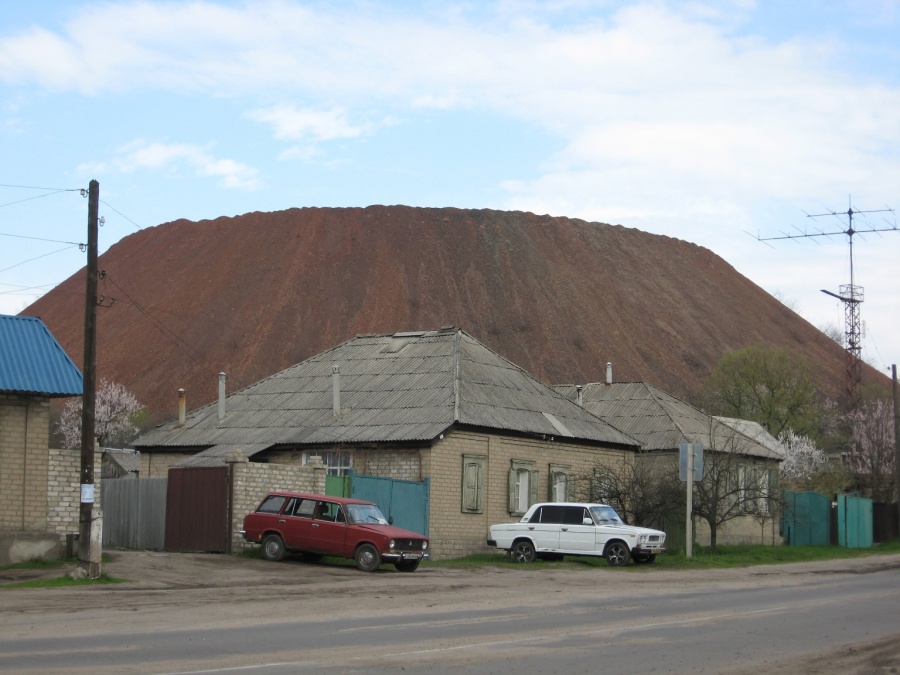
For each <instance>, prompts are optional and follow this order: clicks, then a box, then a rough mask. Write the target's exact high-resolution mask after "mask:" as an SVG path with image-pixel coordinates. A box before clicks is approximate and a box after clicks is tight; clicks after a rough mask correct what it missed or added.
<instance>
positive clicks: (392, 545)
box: [388, 539, 396, 548]
mask: <svg viewBox="0 0 900 675" xmlns="http://www.w3.org/2000/svg"><path fill="white" fill-rule="evenodd" d="M395 543H396V542H395V541H394V540H393V539H391V540H390V541H389V542H388V548H394V544H395Z"/></svg>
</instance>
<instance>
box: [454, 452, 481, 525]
mask: <svg viewBox="0 0 900 675" xmlns="http://www.w3.org/2000/svg"><path fill="white" fill-rule="evenodd" d="M486 462H487V455H471V454H464V455H463V456H462V472H461V476H460V501H459V509H460V511H461V512H462V513H484V467H485V464H486ZM470 471H471V472H474V476H473V475H472V474H471V473H470ZM470 479H474V481H473V483H474V484H473V483H472V482H470Z"/></svg>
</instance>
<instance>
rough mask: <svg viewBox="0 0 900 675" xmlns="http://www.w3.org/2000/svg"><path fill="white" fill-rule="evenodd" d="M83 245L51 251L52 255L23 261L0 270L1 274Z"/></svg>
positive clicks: (46, 254)
mask: <svg viewBox="0 0 900 675" xmlns="http://www.w3.org/2000/svg"><path fill="white" fill-rule="evenodd" d="M82 245H83V244H74V245H73V246H64V247H63V248H60V249H57V250H55V251H50V253H45V254H43V255H39V256H36V257H34V258H29V259H28V260H23V261H22V262H18V263H16V264H15V265H10V266H9V267H5V268H3V269H2V270H0V272H7V271H9V270H11V269H13V268H16V267H19V266H21V265H24V264H25V263H30V262H33V261H35V260H40V259H41V258H46V257H47V256H48V255H53V254H54V253H61V252H62V251H68V250H69V249H70V248H75V247H78V246H82Z"/></svg>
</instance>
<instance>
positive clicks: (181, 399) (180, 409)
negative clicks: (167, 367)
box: [178, 389, 186, 427]
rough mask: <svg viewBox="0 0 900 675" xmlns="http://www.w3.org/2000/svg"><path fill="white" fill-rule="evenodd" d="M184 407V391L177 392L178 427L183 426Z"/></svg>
mask: <svg viewBox="0 0 900 675" xmlns="http://www.w3.org/2000/svg"><path fill="white" fill-rule="evenodd" d="M185 416H186V413H185V407H184V389H179V390H178V424H179V426H182V427H183V426H184V421H185Z"/></svg>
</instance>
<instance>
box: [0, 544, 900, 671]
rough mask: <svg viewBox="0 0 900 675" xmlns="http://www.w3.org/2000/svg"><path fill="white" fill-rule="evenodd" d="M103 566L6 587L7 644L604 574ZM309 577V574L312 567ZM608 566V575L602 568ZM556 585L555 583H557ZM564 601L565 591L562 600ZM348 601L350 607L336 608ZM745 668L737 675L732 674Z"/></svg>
mask: <svg viewBox="0 0 900 675" xmlns="http://www.w3.org/2000/svg"><path fill="white" fill-rule="evenodd" d="M108 555H109V558H110V560H109V561H108V562H106V563H104V566H103V571H104V572H105V573H106V574H109V575H110V576H113V577H116V578H119V579H125V580H127V581H125V582H124V583H120V584H112V585H102V586H101V585H98V586H87V587H62V588H55V589H47V588H39V589H7V590H3V591H0V631H2V633H3V635H4V637H6V638H7V639H8V638H14V637H16V636H21V637H30V638H34V637H41V636H50V635H60V634H67V635H72V636H74V635H89V634H99V633H103V632H109V631H115V630H120V631H122V630H124V631H126V632H128V631H140V630H153V629H157V628H158V627H159V626H160V625H169V626H171V625H172V622H173V621H177V622H178V623H179V624H183V625H186V626H187V625H189V626H192V627H223V626H236V625H246V624H247V623H254V624H263V623H266V622H278V621H284V620H285V619H287V618H290V617H291V616H292V615H293V614H295V613H296V611H297V607H298V606H302V608H303V612H304V613H307V614H309V613H313V614H314V613H315V612H317V611H321V612H322V613H323V615H326V614H327V615H328V616H329V617H331V618H339V617H340V616H341V615H342V614H345V615H346V616H353V615H358V614H359V612H361V611H366V610H367V609H368V608H371V609H372V610H373V611H376V610H377V611H378V612H380V613H381V614H385V613H388V614H390V613H396V614H403V613H404V612H406V611H408V608H409V600H410V597H411V596H418V597H422V598H427V600H426V602H425V605H426V606H427V607H440V608H441V609H443V610H452V609H457V608H463V607H465V608H468V609H472V610H477V609H478V608H487V607H491V608H496V607H497V602H498V598H504V597H507V598H511V601H514V602H516V603H519V604H521V603H523V602H525V603H527V602H534V603H535V604H538V603H541V602H544V600H543V599H542V597H541V596H540V595H535V596H534V598H528V596H522V595H520V594H514V593H509V592H504V589H506V590H507V591H508V589H509V588H510V587H511V586H516V587H522V586H521V585H523V584H525V585H528V584H529V582H533V584H534V587H537V585H538V584H537V581H538V577H540V581H541V583H542V584H543V585H545V586H546V585H548V584H549V585H551V586H553V587H555V588H558V589H563V590H561V591H559V592H560V593H562V594H563V595H564V596H571V597H572V598H577V597H578V595H579V593H581V592H583V590H584V589H585V588H587V587H589V586H594V585H595V584H596V583H597V573H598V570H597V569H595V568H585V569H584V570H579V569H572V568H571V567H568V566H567V567H566V568H565V569H560V568H553V567H547V566H539V565H527V566H522V567H521V568H518V567H516V568H510V567H505V566H504V567H494V566H490V565H485V566H482V567H477V568H451V567H431V566H428V565H426V566H423V567H422V568H420V569H419V570H418V571H417V572H416V573H414V574H399V573H396V572H395V571H394V570H393V568H391V567H389V566H385V567H384V568H383V569H382V570H381V571H379V572H376V573H374V574H364V573H361V572H359V571H357V570H356V569H355V568H354V567H352V566H340V565H335V564H321V565H310V564H308V563H303V562H300V561H299V560H288V561H285V562H283V563H279V564H273V563H269V562H266V561H264V560H261V559H256V558H247V557H239V556H229V555H216V554H190V553H162V552H147V551H113V552H111V553H109V554H108ZM891 569H900V554H893V555H876V556H871V557H865V558H858V559H853V560H836V561H826V562H815V563H799V564H798V563H794V564H787V565H771V566H759V567H749V568H738V569H726V570H704V571H702V572H698V571H690V570H688V571H685V570H666V569H663V568H655V569H647V568H643V569H641V571H640V572H637V571H636V570H635V571H632V572H628V571H624V573H623V571H622V570H612V571H610V573H611V574H616V584H615V589H612V591H611V592H612V593H613V594H621V595H622V596H623V597H626V596H629V595H630V596H632V597H633V595H634V594H636V593H640V594H643V595H648V594H649V595H652V594H654V593H658V594H661V593H670V592H672V591H677V592H689V591H690V589H691V588H701V587H702V588H704V589H707V590H708V589H709V588H710V587H721V588H737V587H747V586H748V585H754V584H756V585H765V586H767V587H777V586H779V585H792V584H797V583H803V582H804V580H808V579H809V578H810V577H811V575H819V574H836V573H848V572H850V573H859V574H864V573H872V572H877V571H882V570H891ZM311 570H312V571H313V573H310V571H311ZM605 571H606V570H602V572H605ZM61 573H62V572H61V570H60V569H59V568H55V569H49V570H46V569H45V570H5V571H0V585H5V584H9V583H12V582H15V581H23V580H27V579H34V578H56V577H59V576H60V575H61ZM555 581H556V582H558V583H554V582H555ZM557 597H559V596H557ZM341 600H345V601H341ZM736 672H739V673H741V672H742V671H736ZM746 672H747V675H749V673H751V672H752V673H776V672H777V673H782V672H797V673H824V674H826V675H830V674H835V675H836V674H838V673H900V636H894V637H892V638H891V639H890V640H883V641H880V642H871V643H863V644H854V645H852V646H846V645H845V646H842V647H840V648H836V649H834V650H832V651H829V652H826V653H820V654H817V655H816V656H815V657H814V658H813V659H810V658H808V657H807V658H803V659H797V660H796V661H788V662H784V661H782V662H779V663H777V664H768V666H767V667H766V668H764V669H760V668H754V669H753V670H752V671H749V670H748V671H746Z"/></svg>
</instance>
